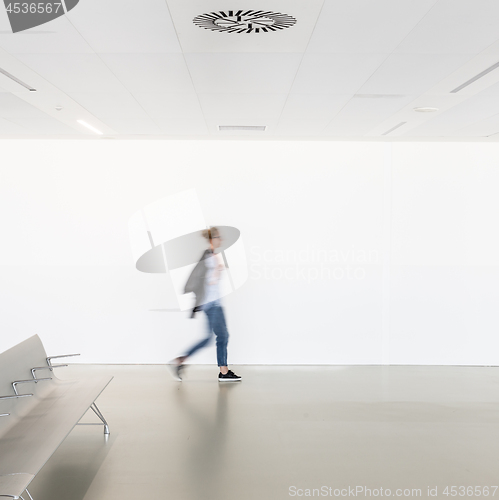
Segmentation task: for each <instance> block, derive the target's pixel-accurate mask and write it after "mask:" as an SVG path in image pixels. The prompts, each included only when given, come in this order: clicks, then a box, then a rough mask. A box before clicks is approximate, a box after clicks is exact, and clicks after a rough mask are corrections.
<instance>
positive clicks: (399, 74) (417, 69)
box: [359, 54, 471, 95]
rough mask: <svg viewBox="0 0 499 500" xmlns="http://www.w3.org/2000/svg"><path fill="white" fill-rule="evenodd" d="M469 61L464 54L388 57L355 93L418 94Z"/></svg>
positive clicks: (399, 55) (468, 57) (393, 55)
mask: <svg viewBox="0 0 499 500" xmlns="http://www.w3.org/2000/svg"><path fill="white" fill-rule="evenodd" d="M470 58H471V56H470V55H468V54H446V55H443V54H392V55H391V56H389V57H388V59H386V60H385V61H384V62H383V64H382V65H381V66H380V67H379V68H378V69H377V70H376V71H375V73H374V74H373V75H372V76H371V77H370V78H369V80H368V81H367V82H366V83H365V84H364V85H363V86H362V87H361V88H360V89H359V93H360V94H408V95H415V94H422V93H423V92H426V91H427V90H428V89H430V88H431V87H433V86H434V85H436V84H437V83H439V82H440V81H441V80H443V79H444V78H446V77H447V76H449V75H450V74H451V73H453V72H454V71H456V70H457V69H458V68H460V67H461V66H462V65H463V64H465V63H466V62H468V61H469V59H470Z"/></svg>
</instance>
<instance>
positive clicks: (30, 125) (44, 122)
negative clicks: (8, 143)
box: [9, 116, 93, 136]
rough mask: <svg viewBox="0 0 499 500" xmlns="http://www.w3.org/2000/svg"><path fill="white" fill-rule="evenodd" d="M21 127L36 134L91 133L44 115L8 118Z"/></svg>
mask: <svg viewBox="0 0 499 500" xmlns="http://www.w3.org/2000/svg"><path fill="white" fill-rule="evenodd" d="M9 120H10V121H12V122H14V123H15V124H17V125H20V126H21V127H24V128H25V129H26V130H27V131H28V133H29V134H36V135H42V136H47V135H79V134H88V135H91V134H93V133H92V132H90V131H88V130H85V129H82V130H81V132H78V130H76V129H75V128H72V127H68V126H67V125H65V124H64V123H61V122H60V121H58V120H56V119H54V118H52V117H50V116H45V117H42V118H9Z"/></svg>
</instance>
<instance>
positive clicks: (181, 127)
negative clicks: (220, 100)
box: [134, 92, 208, 135]
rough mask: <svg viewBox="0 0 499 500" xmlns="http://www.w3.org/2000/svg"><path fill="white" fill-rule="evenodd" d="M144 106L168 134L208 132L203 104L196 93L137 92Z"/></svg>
mask: <svg viewBox="0 0 499 500" xmlns="http://www.w3.org/2000/svg"><path fill="white" fill-rule="evenodd" d="M134 97H135V98H136V99H137V101H138V102H139V104H140V105H141V106H142V108H143V109H144V110H145V111H146V112H147V114H148V115H149V116H150V117H151V118H152V119H153V120H154V123H156V124H157V125H158V126H159V127H160V129H161V130H162V131H163V132H164V133H167V134H173V135H188V134H189V133H192V134H193V135H200V134H207V133H208V129H207V128H206V123H205V121H204V117H203V113H202V111H201V106H200V105H199V100H198V96H197V95H196V94H194V93H193V94H186V93H181V94H173V93H172V94H167V93H160V92H147V93H142V92H140V93H136V94H134Z"/></svg>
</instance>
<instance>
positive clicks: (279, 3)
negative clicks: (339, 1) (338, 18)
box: [167, 0, 324, 53]
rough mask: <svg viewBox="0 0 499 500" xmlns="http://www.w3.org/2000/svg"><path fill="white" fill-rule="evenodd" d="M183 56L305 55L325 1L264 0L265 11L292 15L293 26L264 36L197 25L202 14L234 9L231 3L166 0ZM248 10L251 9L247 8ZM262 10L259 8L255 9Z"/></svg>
mask: <svg viewBox="0 0 499 500" xmlns="http://www.w3.org/2000/svg"><path fill="white" fill-rule="evenodd" d="M167 2H168V5H169V7H170V11H171V13H172V17H173V20H174V22H175V27H176V28H177V33H178V37H179V40H180V43H181V45H182V49H183V51H184V53H189V52H238V53H245V52H266V53H269V52H304V51H305V49H306V48H307V44H308V41H309V39H310V35H311V34H312V31H313V29H314V26H315V24H316V22H317V17H318V15H319V13H320V10H321V7H322V5H323V2H324V0H307V1H306V2H304V1H303V0H265V2H264V3H265V10H267V11H271V12H278V13H282V14H288V15H291V16H292V17H294V18H295V19H296V24H295V25H294V26H291V27H289V28H286V29H283V30H280V31H276V32H267V33H262V32H260V33H255V32H254V33H224V32H219V31H211V30H207V29H204V28H200V27H198V26H196V25H195V24H194V23H193V22H192V20H193V19H194V18H195V17H196V16H199V15H201V14H205V13H211V12H220V11H229V10H233V9H234V8H235V7H234V2H233V0H216V1H213V0H190V1H189V2H186V1H185V0H167ZM250 8H251V7H250ZM256 8H257V9H258V8H262V7H261V6H257V7H256Z"/></svg>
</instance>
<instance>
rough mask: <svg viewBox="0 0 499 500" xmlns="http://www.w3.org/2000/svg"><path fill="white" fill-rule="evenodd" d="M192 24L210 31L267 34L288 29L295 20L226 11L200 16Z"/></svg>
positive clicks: (260, 12) (257, 12)
mask: <svg viewBox="0 0 499 500" xmlns="http://www.w3.org/2000/svg"><path fill="white" fill-rule="evenodd" d="M192 22H193V23H194V24H195V25H197V26H199V27H200V28H205V29H207V30H212V31H226V32H227V33H268V32H270V31H279V30H283V29H285V28H290V27H291V26H293V25H294V24H295V23H296V19H295V18H294V17H292V16H290V15H288V14H281V13H280V12H271V11H265V10H237V11H236V10H228V11H225V12H224V11H220V12H210V13H208V14H201V15H199V16H197V17H195V18H194V19H193V20H192Z"/></svg>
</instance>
